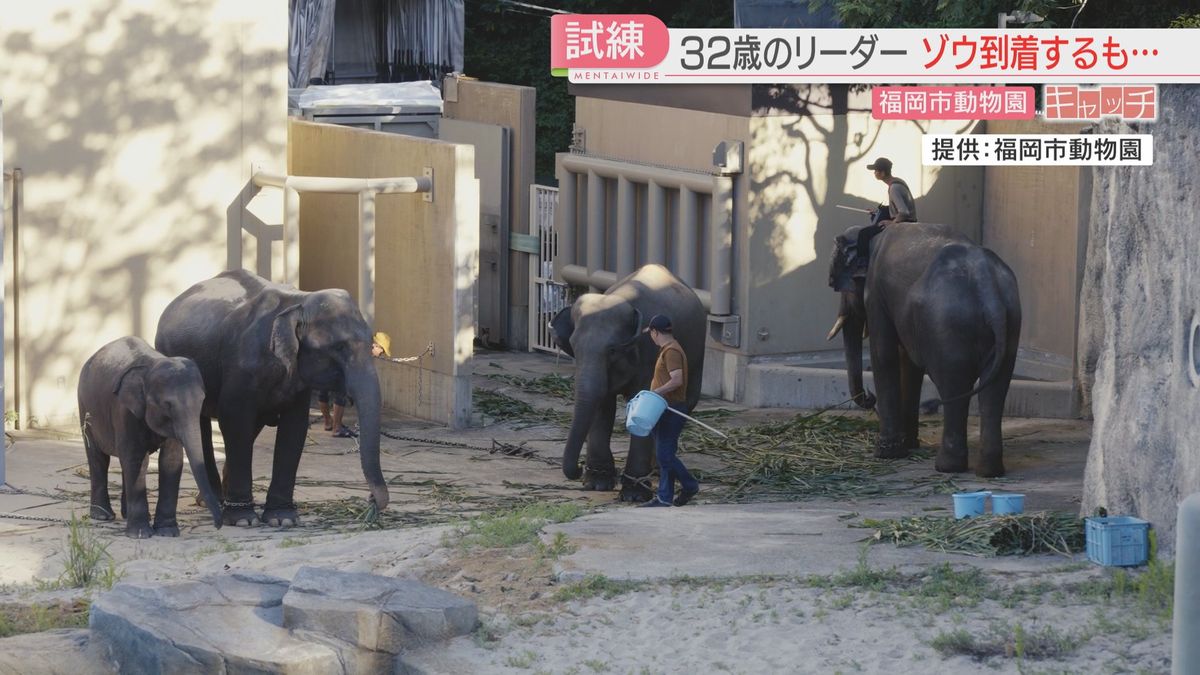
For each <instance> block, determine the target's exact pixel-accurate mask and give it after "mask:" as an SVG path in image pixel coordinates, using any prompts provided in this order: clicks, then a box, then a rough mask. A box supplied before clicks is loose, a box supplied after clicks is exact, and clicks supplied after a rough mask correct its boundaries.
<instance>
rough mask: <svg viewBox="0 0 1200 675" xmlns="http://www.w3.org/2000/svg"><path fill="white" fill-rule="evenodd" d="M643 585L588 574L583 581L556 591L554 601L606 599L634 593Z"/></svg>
mask: <svg viewBox="0 0 1200 675" xmlns="http://www.w3.org/2000/svg"><path fill="white" fill-rule="evenodd" d="M644 585H645V584H643V583H640V582H637V581H619V580H615V579H609V578H608V577H606V576H604V575H602V574H589V575H588V576H587V577H585V578H584V579H583V581H580V582H578V583H574V584H570V585H568V586H563V587H562V588H560V589H558V592H556V593H555V594H554V599H555V600H558V601H560V602H566V601H569V600H586V599H588V598H595V597H603V598H605V599H608V598H613V597H616V596H618V595H621V594H622V593H630V592H632V591H636V590H638V589H640V588H642V587H643V586H644Z"/></svg>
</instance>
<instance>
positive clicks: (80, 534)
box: [59, 513, 121, 589]
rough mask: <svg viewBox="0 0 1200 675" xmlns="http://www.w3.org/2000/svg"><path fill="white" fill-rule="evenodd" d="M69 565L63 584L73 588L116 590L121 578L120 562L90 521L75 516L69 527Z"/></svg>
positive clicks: (67, 548)
mask: <svg viewBox="0 0 1200 675" xmlns="http://www.w3.org/2000/svg"><path fill="white" fill-rule="evenodd" d="M65 558H66V562H65V563H64V565H63V571H62V575H61V576H60V577H59V583H60V584H61V585H63V586H66V587H69V588H94V587H99V588H103V589H109V588H112V586H113V584H114V583H116V582H117V580H118V579H120V578H121V574H120V572H118V571H117V566H116V562H115V561H114V560H113V558H112V556H111V555H109V553H108V544H105V543H102V542H101V541H100V539H99V538H98V537H97V536H96V533H95V532H93V531H92V527H91V525H90V524H89V522H88V521H87V520H84V519H81V518H77V517H75V514H74V513H72V514H71V520H70V522H69V523H67V542H66V551H65Z"/></svg>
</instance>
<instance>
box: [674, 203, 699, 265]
mask: <svg viewBox="0 0 1200 675" xmlns="http://www.w3.org/2000/svg"><path fill="white" fill-rule="evenodd" d="M696 206H697V205H696V193H695V192H693V191H692V190H691V189H689V188H687V187H680V188H679V222H678V225H677V227H676V228H675V264H676V268H677V269H678V270H679V278H680V279H682V280H683V283H685V284H687V285H688V286H692V287H695V285H696V268H697V264H696V263H697V260H696V237H697V230H698V229H700V228H699V227H697V225H698V223H697V222H696V212H697V208H696Z"/></svg>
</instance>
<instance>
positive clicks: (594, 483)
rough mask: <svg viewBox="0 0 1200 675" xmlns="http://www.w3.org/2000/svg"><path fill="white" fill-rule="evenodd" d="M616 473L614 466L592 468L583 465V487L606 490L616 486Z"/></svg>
mask: <svg viewBox="0 0 1200 675" xmlns="http://www.w3.org/2000/svg"><path fill="white" fill-rule="evenodd" d="M616 473H617V470H616V469H615V468H608V469H593V468H591V467H589V466H585V467H584V468H583V489H584V490H592V491H596V492H608V491H609V490H612V489H613V488H614V487H616V483H617V478H616Z"/></svg>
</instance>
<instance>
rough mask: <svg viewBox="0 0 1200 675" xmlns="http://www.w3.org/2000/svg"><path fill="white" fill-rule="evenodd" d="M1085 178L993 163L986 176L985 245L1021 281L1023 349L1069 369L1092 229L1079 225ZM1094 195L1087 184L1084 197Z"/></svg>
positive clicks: (1016, 129) (1064, 169)
mask: <svg viewBox="0 0 1200 675" xmlns="http://www.w3.org/2000/svg"><path fill="white" fill-rule="evenodd" d="M1080 128H1081V127H1080V125H1078V124H1047V123H1045V122H1040V121H1031V122H990V123H988V133H993V134H1000V133H1007V134H1037V133H1041V134H1045V133H1060V134H1073V133H1078V131H1079V129H1080ZM1080 176H1081V173H1080V169H1079V167H1073V166H1005V167H995V166H990V167H987V170H986V173H985V175H984V211H983V222H984V229H983V245H984V246H986V247H988V248H990V249H992V250H993V251H995V252H996V254H997V255H999V256H1000V257H1001V258H1002V259H1003V260H1004V261H1005V262H1006V263H1008V266H1009V267H1011V268H1012V270H1013V273H1014V274H1016V276H1017V283H1018V284H1019V286H1020V289H1021V314H1022V322H1021V347H1022V349H1024V350H1027V351H1028V350H1032V351H1033V352H1045V353H1048V354H1049V355H1054V356H1057V357H1059V358H1060V359H1062V360H1063V361H1064V367H1065V368H1067V369H1070V368H1071V364H1072V360H1073V357H1074V355H1075V323H1076V317H1077V314H1078V309H1079V276H1080V274H1081V273H1082V266H1083V249H1082V246H1083V243H1084V238H1085V237H1086V232H1085V229H1086V227H1087V223H1086V222H1082V223H1081V221H1080ZM1090 196H1091V190H1090V186H1089V189H1088V190H1087V195H1085V196H1084V199H1085V200H1086V199H1089V198H1090ZM1032 356H1034V357H1035V358H1036V355H1032ZM1054 356H1051V357H1050V358H1054Z"/></svg>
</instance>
